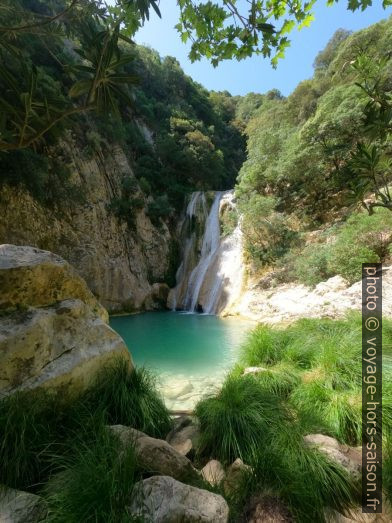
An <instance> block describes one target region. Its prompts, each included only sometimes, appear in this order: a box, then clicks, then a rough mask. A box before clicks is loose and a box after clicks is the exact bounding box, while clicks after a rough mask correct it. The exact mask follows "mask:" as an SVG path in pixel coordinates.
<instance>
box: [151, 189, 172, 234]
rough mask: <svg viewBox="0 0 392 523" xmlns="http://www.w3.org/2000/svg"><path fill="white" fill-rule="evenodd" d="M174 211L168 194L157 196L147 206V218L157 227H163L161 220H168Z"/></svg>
mask: <svg viewBox="0 0 392 523" xmlns="http://www.w3.org/2000/svg"><path fill="white" fill-rule="evenodd" d="M173 210H174V209H173V207H172V206H171V205H170V202H169V198H168V196H167V194H162V195H161V196H156V197H155V199H154V200H153V201H152V202H149V204H148V205H147V216H148V217H149V218H150V220H151V222H152V223H153V224H154V225H155V226H156V227H160V226H161V225H162V222H161V220H165V219H166V218H168V217H169V216H170V215H171V214H172V212H173Z"/></svg>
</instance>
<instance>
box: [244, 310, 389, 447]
mask: <svg viewBox="0 0 392 523" xmlns="http://www.w3.org/2000/svg"><path fill="white" fill-rule="evenodd" d="M383 325H384V332H383V340H384V356H385V361H386V364H385V365H387V362H388V361H390V358H391V354H392V322H391V321H389V320H386V319H385V320H384V322H383ZM361 347H362V345H361V317H360V315H359V314H357V313H350V314H348V315H347V317H346V318H344V319H337V320H332V319H301V320H299V321H297V322H296V323H294V324H293V325H290V326H288V327H287V328H286V329H277V328H273V327H269V326H266V325H261V326H259V327H257V328H256V329H255V331H253V333H252V334H251V335H250V336H249V338H248V340H247V342H246V343H245V344H244V347H243V349H242V358H241V363H242V365H243V366H262V367H265V368H266V369H267V371H266V372H262V373H260V374H259V379H260V382H261V383H262V386H263V387H267V388H269V390H270V391H271V392H273V393H275V394H276V393H278V394H279V393H280V394H283V395H284V394H285V393H286V396H287V397H288V399H289V403H290V405H291V407H292V408H294V410H295V412H296V415H297V416H298V418H299V419H301V423H302V426H303V427H304V430H305V429H306V430H307V431H308V432H320V431H322V432H324V433H327V434H329V435H331V436H334V437H336V438H337V439H339V440H340V441H341V442H343V443H347V444H351V445H359V444H360V442H361V365H362V360H361V357H362V355H361V350H362V349H361ZM389 367H391V365H389ZM279 368H282V369H284V368H287V370H288V373H286V374H285V372H276V370H277V369H279ZM237 373H238V372H237ZM391 374H392V373H389V374H388V375H389V376H391ZM290 376H291V379H290ZM386 376H387V374H385V378H384V389H385V390H384V407H385V409H384V410H385V416H384V423H385V425H386V426H390V427H392V403H391V402H390V401H389V400H388V393H387V387H388V382H389V383H392V380H391V379H389V380H388V378H386ZM391 386H392V385H391ZM388 390H389V389H388ZM279 391H280V392H279ZM389 403H391V405H389Z"/></svg>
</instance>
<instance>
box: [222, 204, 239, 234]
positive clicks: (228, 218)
mask: <svg viewBox="0 0 392 523" xmlns="http://www.w3.org/2000/svg"><path fill="white" fill-rule="evenodd" d="M237 224H238V212H237V210H236V209H235V208H230V207H226V208H225V209H224V211H223V214H222V215H221V221H220V230H221V235H222V236H223V237H225V236H230V234H232V233H233V232H234V230H235V228H236V227H237Z"/></svg>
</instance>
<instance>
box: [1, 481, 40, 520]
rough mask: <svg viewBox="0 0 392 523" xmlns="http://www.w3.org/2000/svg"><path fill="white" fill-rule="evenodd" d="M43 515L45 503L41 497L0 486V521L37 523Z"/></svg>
mask: <svg viewBox="0 0 392 523" xmlns="http://www.w3.org/2000/svg"><path fill="white" fill-rule="evenodd" d="M45 515H46V504H45V501H44V500H43V499H42V498H41V497H39V496H36V495H35V494H30V493H29V492H23V491H20V490H14V489H10V488H6V487H1V486H0V522H1V523H38V522H39V521H42V520H43V519H44V517H45Z"/></svg>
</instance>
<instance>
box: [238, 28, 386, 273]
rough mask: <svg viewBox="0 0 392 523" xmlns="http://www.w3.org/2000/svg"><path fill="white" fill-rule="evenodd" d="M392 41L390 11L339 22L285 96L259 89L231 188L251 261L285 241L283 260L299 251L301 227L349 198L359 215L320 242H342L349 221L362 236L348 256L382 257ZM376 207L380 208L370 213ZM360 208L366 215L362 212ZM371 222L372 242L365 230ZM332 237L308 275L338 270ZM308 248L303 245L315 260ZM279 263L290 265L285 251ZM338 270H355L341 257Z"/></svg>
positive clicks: (350, 232)
mask: <svg viewBox="0 0 392 523" xmlns="http://www.w3.org/2000/svg"><path fill="white" fill-rule="evenodd" d="M391 44H392V20H391V19H388V20H385V21H382V22H380V23H378V24H376V25H373V26H371V27H369V28H367V29H364V30H362V31H359V32H357V33H354V34H350V33H349V32H347V31H344V30H339V31H337V33H336V34H335V35H334V37H333V38H332V39H331V41H330V42H329V44H328V45H327V47H326V48H325V49H324V51H322V52H321V53H320V54H319V55H318V56H317V58H316V60H315V72H314V76H313V78H311V79H310V80H305V81H303V82H301V83H300V84H299V85H298V87H297V88H296V89H295V91H294V92H293V93H292V94H291V95H290V96H289V97H288V98H283V97H282V96H278V95H276V96H274V97H272V96H270V97H265V98H264V100H263V101H262V103H261V105H260V107H259V108H258V109H256V111H255V112H254V113H253V115H252V117H251V118H250V120H249V122H248V125H247V129H246V132H247V136H248V144H247V147H248V158H247V160H246V162H245V163H244V165H243V167H242V169H241V173H240V176H239V180H238V184H237V194H238V196H239V198H240V202H241V208H242V211H243V212H244V222H243V228H244V233H245V237H246V239H247V244H248V252H249V254H250V257H251V259H252V260H253V262H254V264H255V265H256V266H257V265H260V264H268V263H275V262H276V261H277V260H279V259H280V260H282V256H284V255H285V254H286V253H287V251H288V250H289V249H290V247H291V248H292V249H294V252H293V253H292V255H291V259H293V258H298V252H302V249H303V247H304V244H305V240H304V234H303V233H305V232H307V231H310V230H313V229H315V228H319V227H321V228H325V227H326V226H325V224H326V223H328V222H331V221H334V220H336V219H344V218H345V217H347V216H348V215H349V214H350V213H351V212H353V211H355V209H358V207H357V206H356V204H362V207H363V208H364V214H363V215H358V216H357V217H354V216H353V217H352V218H351V222H349V223H347V225H343V229H341V228H339V227H338V226H337V227H335V228H334V229H331V230H330V231H328V232H325V235H324V242H325V240H326V239H327V238H328V237H329V238H331V237H332V236H335V235H336V236H337V237H341V238H342V242H341V243H342V248H343V243H344V241H343V238H344V239H345V240H349V243H350V248H351V247H352V244H353V243H354V238H355V237H356V234H355V231H354V229H355V225H354V223H356V225H357V226H358V227H359V229H360V230H361V231H363V232H364V235H363V238H362V239H361V240H360V241H359V245H358V248H357V253H355V254H354V258H355V260H354V261H353V263H354V264H357V265H358V266H359V265H360V263H361V262H362V261H365V259H368V260H371V259H373V260H374V261H375V260H379V259H385V256H386V255H387V254H388V248H387V247H388V244H389V243H390V242H389V240H390V235H389V233H388V229H390V223H391V216H389V214H390V209H391V208H392V201H391V196H390V191H389V187H388V186H389V184H390V181H391V177H392V170H391V153H392V150H391V145H390V144H391V141H390V133H391V129H392V125H391V98H390V93H391V90H392V85H391V67H392V63H391V61H390V59H389V52H390V48H391ZM372 194H373V196H372ZM379 206H381V207H385V208H386V209H388V211H386V212H382V214H380V215H378V214H377V213H376V212H375V211H376V209H377V207H379ZM381 211H384V209H381ZM366 212H368V213H369V214H370V215H373V216H370V219H369V218H366ZM383 221H384V222H385V224H384V227H382V226H381V223H382V222H383ZM373 228H374V232H375V233H377V235H376V236H377V238H378V241H377V239H376V237H374V238H373V239H371V238H370V236H371V233H372V231H373ZM361 242H362V243H361ZM318 243H319V244H320V243H323V240H322V239H321V240H320V241H319V242H318ZM346 243H347V241H346ZM385 243H386V244H387V245H385ZM370 244H372V245H370ZM339 245H340V244H339V243H337V244H336V248H335V246H334V245H333V242H332V244H331V245H329V246H326V248H325V249H318V251H319V258H320V259H321V258H323V257H324V258H325V255H326V252H325V251H326V250H328V251H329V252H328V257H329V258H330V259H329V260H328V261H327V260H324V261H323V262H322V264H323V265H324V268H322V269H320V271H319V273H318V274H317V275H316V277H315V278H314V277H313V278H312V281H309V283H314V282H315V280H318V281H320V280H321V279H323V278H325V277H326V276H327V275H331V274H336V273H337V267H338V266H339V265H340V262H341V261H342V260H341V259H340V258H341V257H342V256H343V257H344V256H346V257H347V254H348V252H349V247H348V245H347V250H346V253H344V252H343V253H342V252H341V249H340V247H339ZM318 247H319V246H318ZM318 247H317V248H318ZM311 249H312V247H309V249H308V251H307V253H306V254H307V255H309V259H308V261H309V263H310V264H313V265H314V262H315V260H314V259H313V258H312V262H310V254H311V252H312V254H313V253H315V250H313V251H311ZM310 251H311V252H310ZM321 252H323V254H321ZM315 254H316V253H315ZM351 254H353V253H352V251H351ZM281 265H284V266H288V265H290V260H289V259H287V258H286V259H284V260H283V261H282V262H281ZM341 267H342V266H341ZM343 271H344V272H346V273H347V274H345V276H346V275H347V276H348V279H349V280H352V279H355V278H356V277H357V276H358V274H357V273H355V274H353V271H352V269H350V267H345V265H344V264H343ZM294 272H297V273H298V272H301V268H294ZM354 272H355V271H354Z"/></svg>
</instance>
